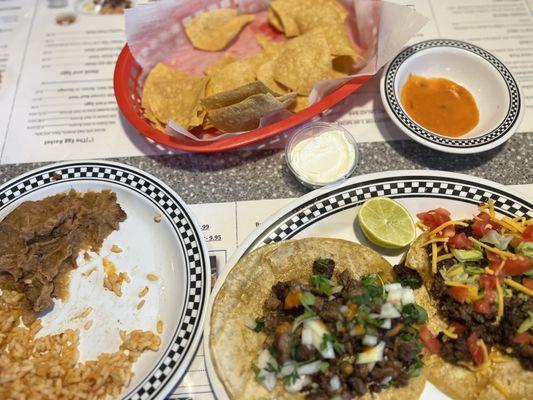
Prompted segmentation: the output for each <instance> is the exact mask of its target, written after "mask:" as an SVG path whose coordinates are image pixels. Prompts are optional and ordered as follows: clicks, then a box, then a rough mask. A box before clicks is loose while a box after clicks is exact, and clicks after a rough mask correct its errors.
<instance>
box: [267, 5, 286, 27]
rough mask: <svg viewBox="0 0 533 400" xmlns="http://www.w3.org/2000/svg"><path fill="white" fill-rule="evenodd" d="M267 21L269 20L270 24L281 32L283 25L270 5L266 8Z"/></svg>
mask: <svg viewBox="0 0 533 400" xmlns="http://www.w3.org/2000/svg"><path fill="white" fill-rule="evenodd" d="M268 22H270V25H272V26H273V27H274V28H276V29H277V30H278V31H280V32H283V25H282V24H281V20H280V19H279V16H278V14H277V13H276V12H275V11H274V10H273V9H272V8H270V7H269V9H268Z"/></svg>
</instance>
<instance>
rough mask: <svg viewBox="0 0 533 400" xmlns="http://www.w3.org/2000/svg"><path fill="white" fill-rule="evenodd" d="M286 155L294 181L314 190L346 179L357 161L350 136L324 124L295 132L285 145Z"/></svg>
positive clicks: (317, 124) (357, 154)
mask: <svg viewBox="0 0 533 400" xmlns="http://www.w3.org/2000/svg"><path fill="white" fill-rule="evenodd" d="M285 156H286V159H287V164H288V166H289V169H290V170H291V171H292V173H293V174H294V175H295V176H296V178H297V179H298V180H299V181H300V182H301V183H302V184H304V185H305V186H307V187H310V188H313V189H316V188H319V187H322V186H326V185H332V184H335V183H339V182H341V181H343V180H345V179H346V178H348V177H349V176H350V175H351V174H352V173H353V171H354V170H355V168H356V167H357V164H358V162H359V150H358V147H357V143H356V142H355V140H354V139H353V137H352V135H350V133H349V132H348V131H347V130H346V129H344V128H343V127H342V126H340V125H337V124H330V123H326V122H317V123H311V124H308V125H306V126H305V127H304V128H302V129H301V130H299V131H297V132H296V133H295V134H294V135H293V136H292V137H291V139H290V140H289V142H288V143H287V146H286V148H285Z"/></svg>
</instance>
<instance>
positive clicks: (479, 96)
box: [380, 39, 525, 154]
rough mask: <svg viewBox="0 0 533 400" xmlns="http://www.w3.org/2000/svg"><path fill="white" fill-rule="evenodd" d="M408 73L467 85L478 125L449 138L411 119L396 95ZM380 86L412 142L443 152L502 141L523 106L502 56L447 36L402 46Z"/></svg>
mask: <svg viewBox="0 0 533 400" xmlns="http://www.w3.org/2000/svg"><path fill="white" fill-rule="evenodd" d="M409 74H414V75H419V76H423V77H426V78H446V79H449V80H452V81H454V82H456V83H458V84H459V85H461V86H464V87H465V88H466V89H468V90H469V91H470V93H472V95H473V96H474V99H475V101H476V104H477V106H478V109H479V123H478V124H477V126H476V127H475V128H474V129H472V130H471V131H470V132H468V133H467V134H466V135H464V136H461V137H458V138H453V137H448V136H443V135H440V134H437V133H434V132H432V131H429V130H427V129H425V128H424V127H423V126H421V125H419V124H418V123H416V122H415V121H414V120H413V119H412V118H411V117H410V116H409V114H407V112H406V111H405V109H404V108H403V106H402V104H401V101H400V99H401V91H402V88H403V86H404V84H405V82H406V81H407V79H408V78H409ZM380 92H381V99H382V101H383V105H384V107H385V110H386V111H387V114H388V115H389V117H390V118H391V119H392V121H393V122H394V124H395V125H396V126H398V127H399V128H400V129H401V130H402V131H403V132H404V133H405V134H407V135H408V136H409V137H411V138H412V139H414V140H416V141H417V142H419V143H421V144H423V145H425V146H427V147H430V148H432V149H435V150H439V151H443V152H446V153H456V154H471V153H480V152H483V151H487V150H490V149H492V148H495V147H497V146H499V145H501V144H503V143H505V142H506V141H507V140H509V138H510V137H511V136H512V135H513V134H514V133H515V132H516V130H517V129H518V127H519V125H520V122H521V121H522V118H523V114H524V109H525V108H524V98H523V93H522V91H521V90H520V88H519V86H518V83H517V82H516V80H515V78H514V77H513V74H512V73H511V72H510V71H509V69H508V68H507V67H506V66H505V65H504V64H503V62H501V61H500V60H499V59H498V58H497V57H496V56H494V55H493V54H491V53H489V52H488V51H486V50H484V49H482V48H480V47H478V46H475V45H473V44H470V43H466V42H462V41H459V40H451V39H436V40H428V41H424V42H420V43H417V44H414V45H412V46H410V47H408V48H406V49H405V50H403V51H402V52H401V53H400V54H398V55H397V56H396V57H395V58H394V59H393V60H392V61H391V62H390V63H389V65H388V66H387V67H386V68H385V70H384V73H383V75H382V78H381V84H380Z"/></svg>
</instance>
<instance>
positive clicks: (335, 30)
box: [310, 22, 356, 63]
mask: <svg viewBox="0 0 533 400" xmlns="http://www.w3.org/2000/svg"><path fill="white" fill-rule="evenodd" d="M314 31H319V32H321V33H322V34H323V35H324V37H325V38H326V40H327V41H328V46H329V51H330V52H331V54H332V55H334V56H348V57H352V63H353V59H354V58H355V57H356V53H355V50H354V48H353V45H352V42H351V40H350V37H349V36H348V32H347V31H346V28H345V27H344V24H343V23H342V22H338V23H331V24H328V25H324V26H321V27H316V28H313V29H312V30H311V31H310V32H314Z"/></svg>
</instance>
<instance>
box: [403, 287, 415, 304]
mask: <svg viewBox="0 0 533 400" xmlns="http://www.w3.org/2000/svg"><path fill="white" fill-rule="evenodd" d="M414 302H415V292H414V291H413V289H411V288H404V289H403V290H402V305H403V306H405V305H407V304H412V303H414Z"/></svg>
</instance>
